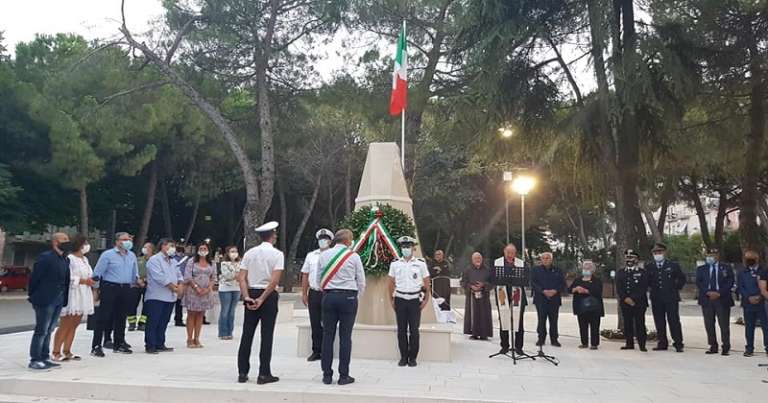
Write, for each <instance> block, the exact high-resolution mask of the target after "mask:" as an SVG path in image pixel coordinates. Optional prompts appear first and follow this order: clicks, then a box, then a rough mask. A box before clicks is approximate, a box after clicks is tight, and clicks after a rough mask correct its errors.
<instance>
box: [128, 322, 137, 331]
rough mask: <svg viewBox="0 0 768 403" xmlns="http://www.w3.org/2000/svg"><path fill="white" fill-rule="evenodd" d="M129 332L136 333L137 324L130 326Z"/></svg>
mask: <svg viewBox="0 0 768 403" xmlns="http://www.w3.org/2000/svg"><path fill="white" fill-rule="evenodd" d="M128 331H129V332H135V331H136V324H135V323H131V324H130V325H128Z"/></svg>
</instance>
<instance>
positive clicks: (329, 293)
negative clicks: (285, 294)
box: [317, 229, 365, 385]
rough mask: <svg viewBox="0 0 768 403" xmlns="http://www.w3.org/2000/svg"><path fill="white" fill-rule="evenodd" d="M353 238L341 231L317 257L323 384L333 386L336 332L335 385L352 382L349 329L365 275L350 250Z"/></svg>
mask: <svg viewBox="0 0 768 403" xmlns="http://www.w3.org/2000/svg"><path fill="white" fill-rule="evenodd" d="M353 237H354V235H353V234H352V231H351V230H348V229H341V230H338V231H337V232H336V235H335V236H334V241H335V245H334V247H333V248H331V249H328V250H327V251H325V252H323V253H322V254H320V262H319V267H320V270H318V275H317V280H318V283H319V284H320V288H321V289H322V290H323V303H322V304H323V314H322V316H323V346H322V357H321V363H322V368H323V383H324V384H326V385H330V384H331V383H333V369H331V365H332V364H333V341H334V339H335V338H336V327H337V326H338V328H339V385H347V384H350V383H352V382H354V381H355V378H352V377H351V376H349V361H350V356H351V355H352V328H353V327H354V325H355V316H356V315H357V298H358V295H362V293H363V292H364V291H365V272H364V270H363V262H362V260H360V256H359V255H358V254H357V253H355V252H354V251H353V250H352V242H353Z"/></svg>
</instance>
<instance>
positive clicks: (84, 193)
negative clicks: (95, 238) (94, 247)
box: [79, 185, 88, 238]
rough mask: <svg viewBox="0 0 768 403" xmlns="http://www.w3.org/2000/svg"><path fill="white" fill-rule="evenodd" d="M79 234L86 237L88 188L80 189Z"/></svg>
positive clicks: (84, 186) (82, 187)
mask: <svg viewBox="0 0 768 403" xmlns="http://www.w3.org/2000/svg"><path fill="white" fill-rule="evenodd" d="M79 190H80V233H81V234H83V236H85V237H86V238H87V237H88V188H87V186H86V185H83V186H81V187H80V189H79Z"/></svg>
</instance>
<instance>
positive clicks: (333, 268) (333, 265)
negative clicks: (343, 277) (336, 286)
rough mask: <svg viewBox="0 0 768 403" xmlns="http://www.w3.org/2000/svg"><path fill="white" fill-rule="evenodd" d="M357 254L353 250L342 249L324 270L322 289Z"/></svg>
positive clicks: (321, 281) (321, 278)
mask: <svg viewBox="0 0 768 403" xmlns="http://www.w3.org/2000/svg"><path fill="white" fill-rule="evenodd" d="M354 253H355V251H354V250H352V248H342V249H341V250H340V251H339V253H337V254H336V256H334V257H333V259H331V261H330V262H328V264H327V265H326V266H325V268H323V275H322V276H321V277H320V289H323V290H324V289H325V287H326V286H327V285H328V283H329V282H330V281H331V279H332V278H333V277H334V276H336V273H338V272H339V270H340V269H341V266H344V263H346V262H347V260H348V259H349V258H350V256H352V255H353V254H354Z"/></svg>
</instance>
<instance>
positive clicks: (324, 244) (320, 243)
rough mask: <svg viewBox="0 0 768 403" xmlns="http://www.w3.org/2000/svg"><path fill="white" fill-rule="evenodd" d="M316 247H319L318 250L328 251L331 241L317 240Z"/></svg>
mask: <svg viewBox="0 0 768 403" xmlns="http://www.w3.org/2000/svg"><path fill="white" fill-rule="evenodd" d="M317 246H319V247H320V249H328V247H329V246H331V241H330V240H328V239H324V238H323V239H318V240H317Z"/></svg>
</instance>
